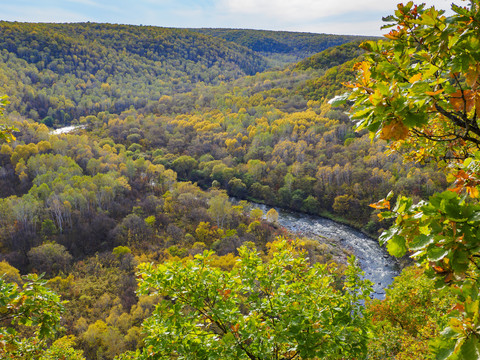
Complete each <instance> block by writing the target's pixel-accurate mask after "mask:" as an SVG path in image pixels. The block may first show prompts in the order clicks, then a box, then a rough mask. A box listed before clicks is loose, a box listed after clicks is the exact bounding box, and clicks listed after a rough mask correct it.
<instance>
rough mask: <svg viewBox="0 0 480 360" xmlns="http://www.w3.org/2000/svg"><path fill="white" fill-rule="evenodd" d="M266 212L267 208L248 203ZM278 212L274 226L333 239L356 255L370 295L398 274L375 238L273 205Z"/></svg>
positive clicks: (380, 292) (381, 290) (380, 291)
mask: <svg viewBox="0 0 480 360" xmlns="http://www.w3.org/2000/svg"><path fill="white" fill-rule="evenodd" d="M251 204H252V205H253V206H254V207H257V208H260V209H262V210H263V212H264V213H267V211H268V210H270V209H271V207H269V206H266V205H262V204H255V203H251ZM275 210H276V211H277V212H278V225H280V226H282V227H284V228H285V229H287V230H288V231H290V232H292V233H294V234H298V235H300V236H305V237H311V238H318V237H324V238H327V239H331V240H333V241H334V242H335V243H338V244H340V246H342V247H344V248H345V249H347V250H350V251H351V252H352V253H353V254H354V255H355V257H356V258H357V260H358V262H359V264H360V267H361V268H362V270H363V271H364V272H365V277H366V278H367V279H369V280H370V281H372V282H373V290H374V294H373V297H375V298H377V299H383V298H384V297H385V288H386V287H387V286H388V285H390V284H391V283H392V281H393V279H394V278H395V276H397V275H399V273H400V269H399V266H398V263H397V261H396V260H395V259H394V258H393V257H391V256H390V255H389V254H388V252H387V250H386V249H385V248H382V247H380V244H379V243H378V241H377V240H375V239H372V238H370V237H368V236H366V235H365V234H363V233H362V232H361V231H358V230H356V229H354V228H352V227H350V226H348V225H344V224H340V223H337V222H335V221H333V220H330V219H327V218H323V217H320V216H313V215H307V214H302V213H297V212H291V211H286V210H283V209H279V208H275Z"/></svg>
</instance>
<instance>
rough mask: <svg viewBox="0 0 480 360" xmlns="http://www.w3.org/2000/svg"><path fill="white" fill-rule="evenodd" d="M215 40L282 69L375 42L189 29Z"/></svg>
mask: <svg viewBox="0 0 480 360" xmlns="http://www.w3.org/2000/svg"><path fill="white" fill-rule="evenodd" d="M189 30H191V31H195V32H199V33H201V34H205V35H210V36H214V37H217V38H221V39H224V40H227V41H231V42H233V43H236V44H238V45H242V46H245V47H247V48H249V49H251V50H253V51H256V52H258V53H260V54H262V55H263V56H265V57H266V58H268V59H269V60H270V61H271V63H272V62H273V63H276V64H277V65H282V64H283V65H284V64H287V63H292V62H297V61H300V60H303V59H305V58H307V57H310V56H312V55H314V54H317V53H319V52H321V51H323V50H325V49H328V48H331V47H334V46H338V45H342V44H345V43H349V42H352V41H356V42H359V41H364V40H368V39H374V38H372V37H367V36H354V35H332V34H315V33H307V32H291V31H271V30H249V29H219V28H217V29H215V28H198V29H189Z"/></svg>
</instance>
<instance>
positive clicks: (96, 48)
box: [0, 22, 267, 123]
mask: <svg viewBox="0 0 480 360" xmlns="http://www.w3.org/2000/svg"><path fill="white" fill-rule="evenodd" d="M0 33H1V34H2V36H1V37H0V81H1V83H2V86H3V88H4V90H3V91H4V92H5V93H6V94H7V95H9V96H10V97H11V98H12V99H13V101H12V104H11V105H10V108H9V110H16V111H19V112H20V113H22V114H24V113H27V114H28V115H29V116H30V117H31V118H33V119H34V120H42V119H45V117H51V118H53V120H55V121H57V122H59V123H68V122H69V121H70V120H71V119H73V118H76V117H78V116H81V115H88V114H92V113H95V112H98V111H105V110H107V111H109V112H114V113H118V112H121V111H123V110H125V109H128V108H129V107H130V106H134V107H137V108H138V107H141V106H145V104H147V102H149V101H158V100H159V99H160V98H161V97H162V96H163V95H168V94H172V93H179V92H185V91H189V90H190V89H191V88H192V87H193V85H194V84H195V83H199V82H205V83H208V84H212V83H213V84H215V83H219V82H220V81H223V80H231V79H234V78H238V77H241V76H244V75H251V74H255V73H256V72H259V71H263V70H265V69H266V67H267V63H266V61H265V60H264V59H263V58H262V57H261V56H260V55H258V54H255V53H254V52H253V51H251V50H249V49H247V48H245V47H242V46H239V45H237V44H234V43H229V42H227V41H223V40H222V41H219V40H218V39H214V38H212V37H209V36H205V35H202V34H198V33H194V32H190V31H187V30H180V29H167V28H159V27H145V26H127V25H110V24H92V23H80V24H31V23H9V22H0Z"/></svg>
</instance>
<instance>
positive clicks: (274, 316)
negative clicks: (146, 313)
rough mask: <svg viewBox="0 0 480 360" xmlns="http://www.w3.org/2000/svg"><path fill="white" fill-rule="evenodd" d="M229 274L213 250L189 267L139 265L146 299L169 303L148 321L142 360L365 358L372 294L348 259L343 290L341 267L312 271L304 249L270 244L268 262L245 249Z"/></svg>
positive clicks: (181, 264) (318, 267) (281, 242)
mask: <svg viewBox="0 0 480 360" xmlns="http://www.w3.org/2000/svg"><path fill="white" fill-rule="evenodd" d="M239 252H240V259H239V260H238V263H237V265H236V266H235V268H234V269H233V270H232V271H231V272H227V271H222V270H220V269H218V268H215V267H213V266H212V265H211V260H212V255H213V253H212V252H204V253H203V254H202V255H197V256H196V257H195V259H194V260H188V261H186V262H178V261H176V262H168V263H165V264H162V265H158V267H156V268H154V267H153V266H152V265H149V264H146V265H143V266H141V267H140V272H139V275H140V277H141V280H140V289H139V293H140V294H147V293H154V294H159V295H161V296H162V297H163V300H162V301H161V302H160V304H159V305H158V306H157V308H156V310H155V311H154V314H153V315H152V317H150V318H149V319H147V320H146V321H145V323H144V329H145V331H146V333H147V337H146V338H145V347H144V349H143V351H142V352H141V353H140V352H137V353H136V354H130V355H124V357H122V358H124V359H126V358H138V359H167V358H168V359H170V358H182V359H250V360H256V359H313V358H322V359H345V358H351V357H355V358H360V357H361V356H364V355H365V354H366V340H367V328H368V327H367V323H368V320H367V318H366V316H365V315H364V307H363V306H362V305H361V303H362V302H363V301H364V300H365V299H366V298H368V296H369V294H370V293H371V288H370V284H369V281H368V280H362V279H361V270H360V269H359V268H358V267H357V266H355V265H354V259H353V258H352V259H350V266H349V267H348V269H347V271H346V274H345V282H344V288H343V290H338V289H336V288H335V281H336V279H335V278H336V277H337V276H338V275H337V274H336V273H335V268H334V267H333V266H331V265H329V266H327V265H319V264H316V265H314V266H310V264H309V262H308V259H306V258H305V254H304V253H303V252H301V251H299V250H298V243H294V242H290V241H286V240H279V241H276V242H274V243H272V244H270V253H269V257H270V260H268V261H267V262H264V261H263V260H262V257H261V256H260V254H259V253H258V252H257V251H256V250H255V249H254V248H252V247H249V246H243V247H242V248H240V250H239Z"/></svg>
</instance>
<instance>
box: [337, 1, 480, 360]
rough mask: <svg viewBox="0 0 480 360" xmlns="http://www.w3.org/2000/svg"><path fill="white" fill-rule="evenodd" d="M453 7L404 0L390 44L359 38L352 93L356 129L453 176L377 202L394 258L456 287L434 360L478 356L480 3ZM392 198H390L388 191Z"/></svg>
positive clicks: (385, 240)
mask: <svg viewBox="0 0 480 360" xmlns="http://www.w3.org/2000/svg"><path fill="white" fill-rule="evenodd" d="M452 10H453V12H454V14H453V15H452V16H450V17H446V16H444V12H443V11H438V10H436V9H435V8H433V7H432V8H426V7H425V5H418V6H417V5H414V4H413V2H409V3H407V4H406V5H403V4H399V5H398V9H397V10H396V11H395V15H393V16H389V17H387V18H385V19H384V20H386V21H388V22H393V23H392V24H389V25H386V26H385V27H387V28H390V27H393V30H391V31H390V32H389V33H388V34H387V35H385V36H386V37H387V38H388V39H389V41H379V42H376V43H375V42H367V43H365V44H363V46H364V48H365V49H366V50H368V51H369V53H368V54H366V55H365V60H364V61H362V62H360V63H358V64H357V65H356V67H355V68H356V70H357V78H356V81H354V82H353V83H351V84H348V86H349V87H350V88H351V92H350V93H348V94H346V95H344V96H343V97H342V98H339V99H337V100H338V101H337V103H338V102H341V101H345V100H346V99H347V98H348V99H350V100H353V101H354V105H353V107H352V118H353V119H355V120H357V121H358V123H357V125H358V129H364V128H366V129H368V130H370V131H371V133H372V136H378V137H381V138H383V139H386V140H388V141H390V143H391V148H392V149H394V150H400V149H401V150H403V151H405V150H407V151H409V152H408V153H407V154H406V156H405V157H406V159H407V160H414V161H417V162H421V161H426V160H430V161H431V160H433V161H436V162H437V163H438V164H439V165H441V166H443V167H444V169H445V170H446V172H447V173H448V178H449V179H450V181H451V182H452V187H451V189H450V190H449V191H445V192H442V193H439V194H435V195H433V196H431V197H430V199H429V200H428V201H420V202H419V203H416V204H415V203H414V201H413V200H412V199H411V198H408V197H404V196H400V197H398V199H397V202H396V205H395V206H394V207H393V209H390V198H386V199H383V200H380V201H379V202H378V203H377V204H374V205H373V206H374V207H376V208H378V209H384V210H386V211H384V212H383V213H381V214H379V216H380V217H381V218H395V219H396V220H395V224H394V225H393V226H392V227H391V228H390V229H389V230H388V231H386V232H384V233H383V234H382V235H381V237H380V242H381V243H386V244H387V248H388V250H389V251H390V253H392V254H393V255H395V256H403V255H405V254H411V256H412V257H413V258H414V259H416V261H417V262H418V263H419V264H422V265H423V266H424V267H425V269H426V273H427V274H429V275H430V276H431V277H433V278H434V279H435V280H436V287H437V288H439V289H441V288H445V287H446V286H450V288H451V290H452V291H453V292H454V293H455V294H456V295H457V304H456V305H455V307H454V308H453V309H452V310H451V311H450V314H449V315H450V321H449V326H448V327H447V328H445V329H444V331H443V333H442V337H441V338H440V339H437V340H436V341H435V343H434V344H433V348H434V350H435V354H436V356H437V359H447V358H448V359H457V360H460V359H465V360H467V359H478V358H480V316H479V307H480V299H479V292H480V262H479V258H480V246H479V243H480V232H479V229H480V204H479V201H478V197H479V187H478V186H479V184H480V181H479V180H480V179H479V175H478V174H479V171H478V170H479V168H480V152H479V150H480V126H479V122H478V119H479V116H480V88H479V85H480V65H479V64H480V40H479V37H478V34H479V33H480V6H479V3H478V1H470V4H469V6H465V7H460V6H457V5H455V4H453V5H452ZM390 197H391V196H390Z"/></svg>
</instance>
